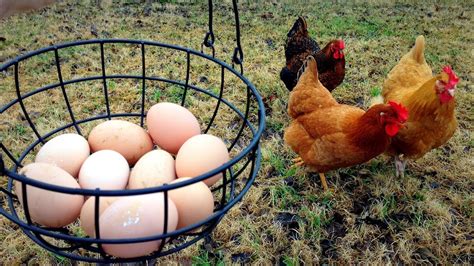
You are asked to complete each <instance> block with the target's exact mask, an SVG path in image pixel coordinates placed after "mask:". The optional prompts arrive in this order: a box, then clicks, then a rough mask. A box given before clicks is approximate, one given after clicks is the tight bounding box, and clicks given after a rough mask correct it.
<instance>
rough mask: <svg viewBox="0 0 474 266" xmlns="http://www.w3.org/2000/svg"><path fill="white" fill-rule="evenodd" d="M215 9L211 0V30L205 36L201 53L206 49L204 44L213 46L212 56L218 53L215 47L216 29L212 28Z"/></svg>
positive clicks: (208, 46) (209, 46)
mask: <svg viewBox="0 0 474 266" xmlns="http://www.w3.org/2000/svg"><path fill="white" fill-rule="evenodd" d="M213 13H214V12H213V9H212V0H209V31H208V32H206V35H205V36H204V41H203V42H202V43H201V53H202V52H203V50H204V46H206V47H207V48H211V50H212V57H215V55H216V50H215V49H214V41H215V37H214V31H213V29H212V17H213Z"/></svg>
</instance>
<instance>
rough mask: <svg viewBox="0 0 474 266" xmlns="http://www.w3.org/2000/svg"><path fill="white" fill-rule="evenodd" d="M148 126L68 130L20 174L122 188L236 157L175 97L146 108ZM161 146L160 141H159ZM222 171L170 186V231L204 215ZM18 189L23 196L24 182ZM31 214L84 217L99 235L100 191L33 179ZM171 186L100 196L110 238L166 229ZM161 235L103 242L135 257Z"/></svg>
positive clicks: (194, 172) (41, 218)
mask: <svg viewBox="0 0 474 266" xmlns="http://www.w3.org/2000/svg"><path fill="white" fill-rule="evenodd" d="M146 126H147V128H148V131H146V130H145V129H143V128H142V127H140V126H138V125H135V124H133V123H130V122H127V121H123V120H109V121H106V122H103V123H101V124H99V125H97V126H95V127H94V128H93V129H92V131H91V132H90V134H89V136H88V139H87V140H86V139H85V138H84V137H82V136H80V135H78V134H63V135H59V136H56V137H54V138H53V139H51V140H49V141H48V142H47V143H45V145H44V146H43V147H41V149H40V150H39V151H38V153H37V154H36V157H35V162H34V163H31V164H28V165H26V166H25V167H23V168H22V169H21V171H20V174H23V175H25V176H27V177H28V178H31V179H35V180H38V181H42V182H45V183H50V184H54V185H58V186H63V187H68V188H83V189H96V188H99V189H101V190H123V189H141V188H150V187H156V186H160V185H163V184H173V183H177V182H181V181H184V180H189V179H190V178H193V177H196V176H198V175H201V174H204V173H206V172H208V171H210V170H212V169H215V168H217V167H219V166H221V165H223V164H225V163H226V162H227V161H228V160H229V153H228V151H227V148H226V146H225V144H224V142H223V141H222V140H221V139H220V138H218V137H215V136H212V135H208V134H201V130H200V126H199V123H198V120H197V119H196V117H195V116H194V115H193V114H192V113H191V112H190V111H189V110H187V109H186V108H184V107H182V106H180V105H176V104H173V103H165V102H163V103H158V104H155V105H154V106H152V107H151V108H150V110H149V111H148V113H147V116H146ZM155 147H157V148H156V149H155ZM221 177H222V174H221V173H220V174H217V175H215V176H212V177H210V178H208V179H206V180H204V181H201V182H197V183H193V184H191V185H188V186H184V187H180V188H177V189H173V190H169V191H168V199H167V202H168V215H167V216H168V220H167V225H168V227H167V232H172V231H173V230H176V229H180V228H184V227H186V226H189V225H192V224H195V223H198V222H200V221H202V220H204V219H206V218H207V217H209V216H210V215H211V214H212V213H213V211H214V198H213V194H212V192H211V190H210V188H209V187H210V186H212V185H213V184H215V183H216V182H217V181H218V180H219V179H220V178H221ZM15 191H16V194H17V195H18V197H19V199H20V203H23V199H22V190H21V184H20V183H19V182H16V184H15ZM27 195H28V198H27V201H28V206H29V214H30V217H31V219H32V220H33V221H34V222H36V223H38V224H41V225H43V226H47V227H52V228H58V227H63V226H66V225H69V224H71V223H73V222H74V221H76V219H77V218H79V220H80V225H81V227H82V229H83V230H84V232H85V233H86V234H87V235H89V236H90V237H95V222H94V213H95V209H94V207H95V197H89V198H85V197H84V196H82V195H73V194H64V193H59V192H53V191H48V190H43V189H39V188H36V187H31V186H27ZM164 208H165V198H164V193H152V194H146V195H138V196H124V197H105V196H101V197H100V205H99V210H98V212H99V226H100V236H101V238H104V239H119V238H120V239H124V238H138V237H146V236H152V235H158V234H162V233H163V229H164V223H165V221H164V219H165V217H164ZM160 244H161V240H158V241H149V242H145V243H134V244H104V245H102V247H103V249H104V251H105V252H106V253H108V254H110V255H112V256H116V257H121V258H132V257H138V256H144V255H147V254H149V253H151V252H153V251H156V250H157V249H158V248H159V246H160Z"/></svg>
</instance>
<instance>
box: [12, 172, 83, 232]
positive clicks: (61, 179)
mask: <svg viewBox="0 0 474 266" xmlns="http://www.w3.org/2000/svg"><path fill="white" fill-rule="evenodd" d="M19 173H20V174H22V175H25V176H27V177H28V178H31V179H34V180H37V181H41V182H44V183H49V184H53V185H57V186H62V187H67V188H77V189H79V188H80V187H79V184H78V183H77V181H76V179H74V177H72V176H71V175H70V174H69V173H68V172H66V171H64V170H63V169H61V168H59V167H57V166H54V165H51V164H46V163H31V164H28V165H26V166H25V167H23V168H22V169H21V171H20V172H19ZM21 187H22V186H21V183H20V182H19V181H15V192H16V195H17V196H18V198H19V201H20V203H21V204H23V193H22V189H21ZM26 192H27V201H28V209H29V213H30V217H31V219H32V220H33V221H34V222H36V223H38V224H41V225H44V226H47V227H53V228H59V227H63V226H66V225H68V224H70V223H72V222H74V221H75V220H76V218H77V217H78V216H79V213H80V211H81V207H82V204H83V203H84V196H81V195H73V194H65V193H59V192H54V191H50V190H45V189H41V188H37V187H33V186H28V185H27V186H26Z"/></svg>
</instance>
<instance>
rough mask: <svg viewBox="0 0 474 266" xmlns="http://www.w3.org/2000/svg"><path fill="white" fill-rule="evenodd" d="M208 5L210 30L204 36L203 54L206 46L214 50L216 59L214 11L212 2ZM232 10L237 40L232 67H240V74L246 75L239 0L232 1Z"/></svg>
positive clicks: (210, 0)
mask: <svg viewBox="0 0 474 266" xmlns="http://www.w3.org/2000/svg"><path fill="white" fill-rule="evenodd" d="M208 5H209V9H208V11H209V23H208V27H209V30H208V31H207V32H206V35H205V36H204V40H203V41H202V43H201V53H202V52H203V50H204V46H205V47H207V48H210V49H211V50H212V57H215V54H216V50H215V48H214V42H215V35H214V30H213V26H212V23H213V16H214V10H213V5H212V0H209V1H208ZM232 10H233V12H234V17H235V40H236V43H237V46H236V47H235V48H234V53H233V54H232V67H234V68H235V65H239V66H240V74H243V73H244V68H243V61H244V52H243V50H242V45H241V43H240V20H239V10H238V8H237V0H232Z"/></svg>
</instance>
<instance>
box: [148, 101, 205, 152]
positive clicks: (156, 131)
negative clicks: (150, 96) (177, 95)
mask: <svg viewBox="0 0 474 266" xmlns="http://www.w3.org/2000/svg"><path fill="white" fill-rule="evenodd" d="M146 125H147V127H148V132H149V133H150V135H151V137H152V138H153V141H154V142H155V143H156V144H157V145H158V146H159V147H160V148H162V149H164V150H166V151H167V152H170V153H172V154H176V153H177V152H178V150H179V148H180V147H181V145H183V143H184V142H186V140H188V139H189V138H191V137H192V136H195V135H198V134H200V133H201V129H200V127H199V122H198V121H197V119H196V117H195V116H194V115H193V114H192V113H191V112H190V111H188V110H187V109H186V108H184V107H182V106H180V105H177V104H174V103H158V104H155V105H153V106H152V107H151V108H150V110H149V111H148V113H147V116H146Z"/></svg>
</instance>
